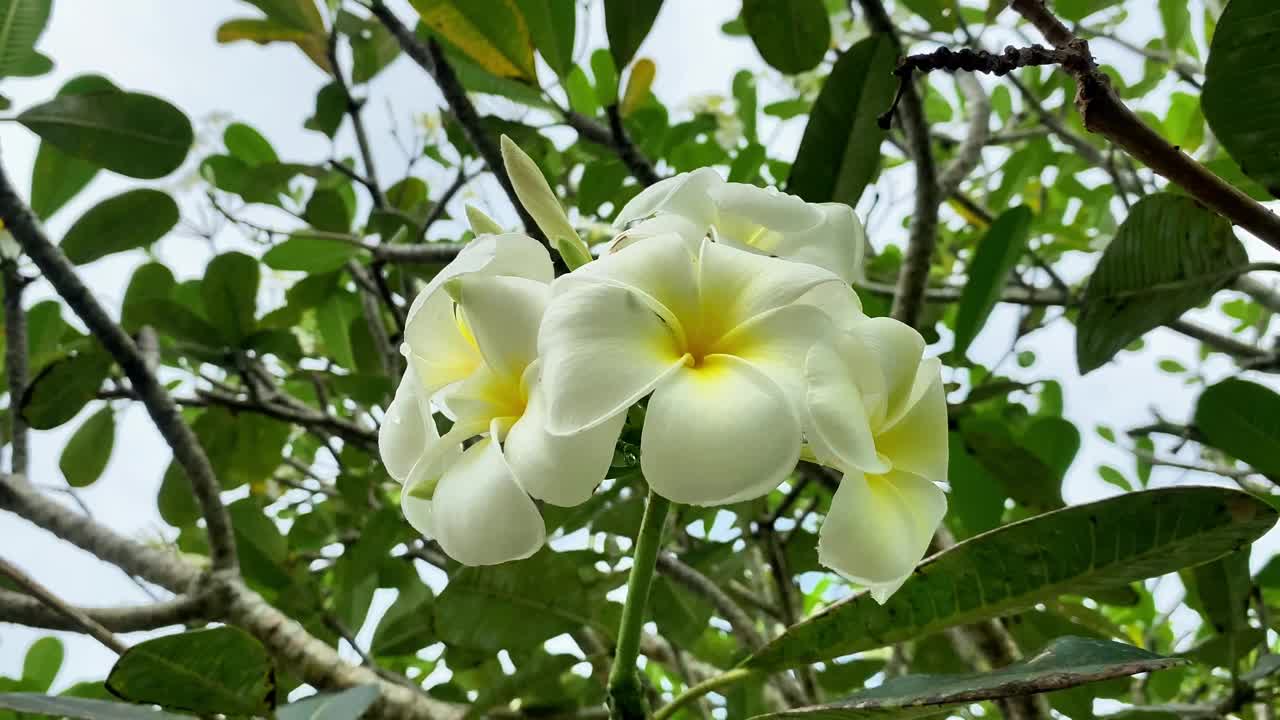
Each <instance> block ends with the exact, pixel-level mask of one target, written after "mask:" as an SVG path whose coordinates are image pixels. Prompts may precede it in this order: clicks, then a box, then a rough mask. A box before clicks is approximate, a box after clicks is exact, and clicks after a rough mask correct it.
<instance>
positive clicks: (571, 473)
mask: <svg viewBox="0 0 1280 720" xmlns="http://www.w3.org/2000/svg"><path fill="white" fill-rule="evenodd" d="M552 277H553V271H552V266H551V258H550V256H549V255H548V254H547V252H546V250H545V249H544V248H543V247H542V246H541V245H540V244H539V243H537V241H535V240H533V239H532V238H529V237H527V236H524V235H519V234H511V235H498V236H485V237H481V238H478V239H477V240H475V241H474V242H473V243H472V244H471V245H469V246H468V247H467V248H466V249H465V250H463V252H462V253H460V254H459V255H458V258H457V259H455V260H454V262H453V263H450V265H449V266H448V267H446V268H445V269H444V270H442V271H441V273H440V274H439V275H438V276H437V277H436V278H435V279H434V280H433V281H432V283H431V285H429V286H428V287H427V289H426V290H425V291H424V292H423V293H422V295H420V296H419V298H418V299H417V300H416V301H415V302H414V307H413V309H412V310H411V313H410V317H409V320H408V322H407V325H406V328H405V339H406V342H405V353H406V355H407V357H408V358H409V365H410V367H409V369H408V370H407V371H406V372H405V376H404V378H403V379H402V381H401V384H400V387H399V389H398V390H397V391H396V397H395V400H394V401H393V402H392V404H391V407H389V408H388V410H387V417H386V420H385V421H384V422H383V425H382V428H381V431H380V433H379V438H378V439H379V449H380V451H381V454H382V458H383V462H384V464H385V465H386V467H387V470H388V472H389V473H390V474H391V476H392V477H394V478H396V479H397V480H399V481H401V482H403V483H404V484H405V492H404V500H403V507H404V512H405V516H406V517H407V518H408V520H409V522H410V524H412V525H413V526H414V527H415V528H416V529H417V530H418V531H419V532H422V533H423V534H424V535H427V536H429V537H433V538H435V539H436V541H437V542H439V543H440V547H441V548H442V549H443V550H444V551H445V552H446V553H447V554H448V555H449V556H450V557H453V558H454V559H456V560H458V561H459V562H461V563H463V564H464V565H491V564H495V563H500V562H506V561H509V560H518V559H521V558H525V557H528V556H530V555H532V554H533V553H535V552H537V551H538V549H539V548H541V547H542V545H543V543H544V542H545V540H546V531H545V526H544V524H543V521H542V515H541V513H539V511H538V508H537V506H536V505H535V504H534V502H533V500H532V499H531V498H530V495H532V496H533V497H535V498H539V499H542V500H545V501H547V502H551V503H555V504H562V505H574V504H577V503H580V502H582V501H584V500H586V498H587V497H589V496H590V495H591V492H592V491H593V490H594V488H595V486H596V485H597V484H599V483H600V482H601V481H602V480H603V479H604V477H605V474H606V473H607V471H608V468H609V464H610V462H611V460H612V458H613V450H614V446H615V445H616V443H617V440H618V436H619V434H620V433H621V430H622V424H623V422H624V421H625V415H621V414H620V415H618V416H617V417H615V418H608V419H606V421H605V422H602V423H600V424H599V425H598V426H597V427H596V428H594V429H592V430H591V431H589V432H584V433H580V434H578V435H574V436H572V437H560V436H554V435H551V434H549V433H548V432H547V430H546V412H545V410H544V405H545V403H544V401H543V399H542V395H541V392H540V391H539V387H538V361H537V334H538V326H539V324H540V323H541V320H542V315H543V311H544V309H545V307H546V304H547V301H548V299H549V294H550V285H549V283H550V281H551V279H552ZM433 400H434V402H435V404H437V405H439V406H440V408H441V409H442V411H443V412H444V413H445V414H446V415H449V416H450V417H451V418H452V419H453V427H452V428H451V429H450V430H449V432H448V433H446V434H445V436H444V437H441V436H440V435H439V432H438V430H437V429H436V426H435V422H434V420H433V419H432V415H431V411H432V405H433ZM478 435H479V436H484V437H482V438H481V439H480V440H479V441H477V442H475V443H474V444H472V445H471V446H470V447H468V448H467V449H466V450H465V451H461V450H460V444H461V443H462V442H463V441H464V440H467V439H469V438H472V437H475V436H478Z"/></svg>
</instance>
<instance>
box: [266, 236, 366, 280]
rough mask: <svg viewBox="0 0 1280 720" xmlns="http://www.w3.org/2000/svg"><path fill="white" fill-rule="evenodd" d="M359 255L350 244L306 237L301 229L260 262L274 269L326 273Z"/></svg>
mask: <svg viewBox="0 0 1280 720" xmlns="http://www.w3.org/2000/svg"><path fill="white" fill-rule="evenodd" d="M359 254H360V248H358V247H356V246H354V245H351V244H349V243H344V242H339V241H337V240H329V239H328V238H320V237H314V236H308V235H307V234H306V231H305V230H304V231H302V232H299V233H297V234H295V235H294V236H293V237H291V238H289V239H288V240H285V241H284V242H282V243H280V244H279V245H276V246H275V247H273V248H271V249H270V250H268V251H267V253H266V254H265V255H263V256H262V262H263V263H264V264H265V265H266V266H267V267H269V268H272V269H274V270H297V271H300V272H306V273H327V272H333V271H334V270H338V269H340V268H342V267H343V266H345V265H346V264H347V261H348V260H350V259H351V258H353V257H355V256H357V255H359Z"/></svg>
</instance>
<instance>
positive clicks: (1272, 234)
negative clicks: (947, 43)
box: [1010, 0, 1280, 249]
mask: <svg viewBox="0 0 1280 720" xmlns="http://www.w3.org/2000/svg"><path fill="white" fill-rule="evenodd" d="M1010 7H1012V8H1013V9H1014V10H1016V11H1017V12H1018V13H1019V14H1021V15H1022V17H1024V18H1026V19H1027V20H1028V21H1029V22H1030V23H1031V24H1032V25H1034V26H1035V27H1036V29H1038V30H1039V31H1040V34H1041V35H1044V37H1045V39H1046V40H1048V41H1049V43H1050V44H1052V45H1053V46H1054V47H1055V48H1057V49H1058V50H1061V51H1064V52H1066V53H1067V54H1068V55H1069V56H1070V59H1069V60H1068V61H1066V62H1063V63H1062V67H1063V69H1064V70H1066V71H1067V72H1068V73H1070V74H1071V75H1072V76H1073V77H1074V78H1075V79H1076V97H1075V103H1076V108H1077V109H1078V110H1079V111H1080V117H1081V119H1082V120H1083V121H1084V126H1085V128H1086V129H1088V130H1089V131H1090V132H1093V133H1097V134H1099V135H1102V136H1103V137H1105V138H1107V139H1108V140H1110V141H1111V142H1113V143H1115V144H1116V145H1118V146H1120V147H1121V148H1123V149H1124V150H1125V151H1126V152H1128V153H1129V154H1130V155H1132V156H1133V157H1134V158H1135V159H1137V160H1139V161H1140V162H1142V163H1145V164H1146V165H1147V166H1148V167H1150V168H1151V169H1152V170H1154V171H1155V172H1157V173H1159V174H1160V175H1162V176H1163V177H1165V178H1166V179H1168V180H1169V181H1170V182H1172V183H1174V184H1175V185H1178V186H1179V187H1181V188H1182V189H1184V190H1186V191H1187V192H1188V193H1190V194H1191V196H1192V197H1194V198H1196V199H1197V200H1199V201H1200V202H1202V203H1204V204H1205V205H1207V206H1209V207H1210V208H1212V209H1213V210H1215V211H1217V212H1218V213H1220V214H1222V215H1223V216H1224V217H1226V218H1227V219H1229V220H1231V221H1232V222H1233V223H1235V224H1237V225H1239V226H1241V227H1243V228H1245V229H1246V230H1248V231H1249V232H1251V233H1253V234H1254V235H1256V236H1258V237H1259V238H1260V239H1262V240H1263V241H1264V242H1266V243H1267V244H1268V245H1271V246H1272V247H1274V248H1277V249H1280V217H1277V216H1276V215H1275V214H1274V213H1272V212H1271V211H1270V210H1268V209H1267V208H1266V207H1264V206H1263V205H1262V204H1260V203H1258V202H1257V201H1255V200H1253V199H1252V198H1250V197H1249V196H1248V195H1245V194H1244V193H1242V192H1240V191H1239V190H1237V189H1236V188H1235V187H1234V186H1232V185H1231V184H1230V183H1228V182H1226V181H1225V180H1223V179H1222V178H1220V177H1218V176H1217V175H1214V174H1213V173H1212V172H1211V171H1209V170H1208V169H1207V168H1205V167H1204V166H1203V165H1201V164H1200V163H1198V162H1196V161H1195V160H1193V159H1191V157H1190V156H1188V155H1187V154H1186V153H1184V152H1182V150H1180V149H1179V148H1176V147H1174V146H1173V145H1171V144H1169V142H1168V141H1167V140H1165V139H1164V138H1162V137H1160V135H1159V134H1158V133H1156V132H1155V131H1154V130H1152V129H1151V128H1150V127H1149V126H1148V125H1147V124H1146V123H1144V122H1143V121H1142V120H1141V118H1139V117H1138V116H1137V115H1136V114H1135V113H1134V112H1133V111H1132V110H1130V109H1129V108H1128V106H1126V105H1125V104H1124V102H1123V101H1121V100H1120V97H1119V96H1118V95H1116V93H1115V90H1114V89H1112V87H1111V81H1110V79H1109V78H1108V77H1107V75H1106V74H1105V73H1103V72H1102V71H1101V70H1100V69H1098V66H1097V64H1096V63H1095V62H1094V60H1093V55H1092V54H1091V53H1090V51H1089V43H1088V42H1087V41H1085V40H1084V39H1082V38H1079V37H1077V36H1076V35H1075V33H1073V32H1071V30H1070V29H1068V28H1067V26H1066V25H1064V24H1063V23H1062V21H1060V20H1058V18H1057V17H1055V16H1054V15H1053V13H1051V12H1050V11H1049V8H1048V7H1047V6H1046V5H1045V3H1044V0H1012V2H1011V3H1010Z"/></svg>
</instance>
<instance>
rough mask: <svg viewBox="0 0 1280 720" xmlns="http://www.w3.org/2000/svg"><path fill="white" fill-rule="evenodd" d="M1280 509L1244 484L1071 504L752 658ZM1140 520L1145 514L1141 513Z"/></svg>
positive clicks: (1207, 553) (774, 655) (1194, 555)
mask: <svg viewBox="0 0 1280 720" xmlns="http://www.w3.org/2000/svg"><path fill="white" fill-rule="evenodd" d="M1276 517H1277V512H1276V510H1275V509H1274V508H1272V507H1271V506H1270V505H1268V504H1267V503H1265V502H1263V501H1261V500H1259V499H1257V498H1255V497H1253V496H1251V495H1248V494H1245V493H1242V492H1238V491H1235V490H1226V489H1222V488H1212V487H1172V488H1162V489H1159V490H1148V491H1145V492H1137V493H1129V494H1126V495H1121V496H1119V497H1114V498H1110V499H1107V500H1102V501H1099V502H1094V503H1089V504H1086V505H1076V506H1073V507H1067V508H1063V509H1061V510H1056V511H1053V512H1050V513H1046V514H1044V515H1039V516H1036V517H1033V518H1030V519H1027V520H1023V521H1021V522H1017V523H1013V524H1011V525H1006V526H1004V527H1001V528H997V529H995V530H992V531H990V532H987V533H984V534H982V535H979V536H977V537H974V538H972V539H970V540H966V541H965V542H962V543H959V544H958V545H956V546H955V547H953V548H951V549H949V550H946V551H944V552H941V553H939V554H937V555H934V556H933V557H931V558H929V559H928V560H925V561H924V562H923V563H921V564H920V565H919V566H917V567H916V570H915V572H914V573H913V574H912V575H911V577H910V578H908V579H907V581H906V583H904V584H903V586H902V588H901V589H900V590H898V592H897V593H896V594H894V596H893V597H892V598H890V599H889V601H888V602H886V603H885V604H884V605H880V604H878V603H876V602H875V600H873V599H872V598H871V596H870V595H868V594H866V593H863V594H860V595H856V596H854V597H852V598H849V599H848V600H844V601H842V602H838V603H836V604H834V605H832V606H830V607H828V608H826V609H825V610H823V611H821V612H819V613H818V614H817V615H814V616H813V617H810V618H808V619H806V620H804V621H802V622H800V623H799V624H797V625H795V626H793V627H791V628H790V629H788V630H787V631H786V632H785V633H784V634H783V635H782V636H780V637H779V638H777V639H775V640H774V641H772V642H770V643H769V644H768V645H767V646H765V647H764V648H763V649H762V650H760V651H759V652H758V653H756V655H754V656H753V657H752V658H750V659H749V660H748V661H747V662H746V664H747V665H748V666H749V667H754V668H760V669H777V668H786V667H794V666H796V665H801V664H804V663H810V662H817V661H820V660H829V659H831V658H835V657H840V656H842V655H848V654H850V653H855V652H859V651H862V650H869V649H872V648H877V647H883V646H885V645H892V644H893V643H896V642H901V641H903V640H908V639H912V638H918V637H922V636H924V635H928V634H931V633H935V632H937V631H939V630H942V629H944V628H948V627H952V626H955V625H963V624H968V623H972V622H977V621H979V620H983V619H986V618H992V617H998V616H1001V615H1008V614H1011V613H1014V612H1016V611H1018V610H1023V609H1026V608H1029V607H1031V606H1033V605H1035V604H1036V603H1038V602H1041V601H1044V600H1050V599H1053V598H1056V597H1057V596H1059V595H1062V594H1073V595H1087V594H1088V593H1090V592H1091V591H1094V590H1099V589H1107V588H1110V587H1114V586H1116V585H1122V584H1125V583H1130V582H1133V581H1135V580H1141V579H1143V578H1148V577H1154V576H1156V575H1163V574H1165V573H1168V572H1173V571H1175V570H1179V569H1182V568H1185V567H1193V566H1195V565H1199V564H1201V563H1205V562H1209V561H1210V560H1214V559H1216V558H1218V557H1221V556H1223V555H1225V554H1227V553H1228V552H1231V551H1232V550H1235V549H1236V548H1238V547H1241V546H1243V545H1245V544H1247V543H1249V542H1252V541H1253V540H1256V539H1257V538H1258V537H1260V536H1261V535H1262V534H1263V533H1265V532H1266V531H1267V530H1269V529H1270V528H1271V526H1272V525H1274V524H1275V521H1276ZM1139 519H1140V520H1141V521H1140V522H1138V521H1136V520H1139Z"/></svg>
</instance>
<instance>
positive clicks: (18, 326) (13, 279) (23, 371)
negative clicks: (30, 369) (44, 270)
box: [0, 260, 31, 475]
mask: <svg viewBox="0 0 1280 720" xmlns="http://www.w3.org/2000/svg"><path fill="white" fill-rule="evenodd" d="M0 273H3V274H4V339H5V349H4V357H5V369H6V370H7V371H8V375H9V378H8V379H9V433H10V437H11V438H12V439H11V440H10V448H11V451H10V456H9V457H10V461H9V470H10V472H15V473H19V474H21V475H26V474H27V471H28V470H29V465H30V457H31V454H30V451H29V450H28V446H27V422H26V420H24V419H23V418H22V412H21V408H20V407H19V405H20V404H21V402H22V396H23V394H25V393H26V389H27V315H26V313H25V312H23V310H22V290H23V288H25V287H26V281H25V280H24V279H23V278H22V275H20V274H19V273H18V263H17V261H15V260H5V261H4V263H3V265H2V266H0Z"/></svg>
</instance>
